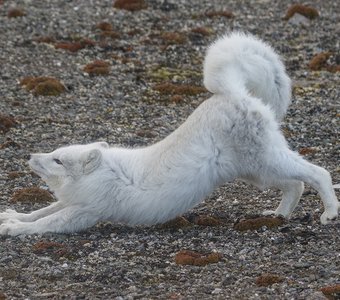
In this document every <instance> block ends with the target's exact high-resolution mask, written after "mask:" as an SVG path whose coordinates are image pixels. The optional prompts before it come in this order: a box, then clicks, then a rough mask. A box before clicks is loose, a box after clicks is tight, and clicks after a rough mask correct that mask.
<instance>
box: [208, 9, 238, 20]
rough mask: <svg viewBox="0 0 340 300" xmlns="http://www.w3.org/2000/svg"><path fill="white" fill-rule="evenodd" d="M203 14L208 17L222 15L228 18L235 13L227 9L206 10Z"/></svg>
mask: <svg viewBox="0 0 340 300" xmlns="http://www.w3.org/2000/svg"><path fill="white" fill-rule="evenodd" d="M205 16H206V17H208V18H215V17H224V18H228V19H231V18H234V17H235V15H234V14H233V13H232V12H231V11H229V10H218V11H208V12H206V13H205Z"/></svg>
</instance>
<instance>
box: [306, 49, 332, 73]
mask: <svg viewBox="0 0 340 300" xmlns="http://www.w3.org/2000/svg"><path fill="white" fill-rule="evenodd" d="M331 55H332V54H331V53H330V52H321V53H319V54H317V55H315V56H314V57H313V58H312V59H311V61H310V62H309V68H310V69H311V70H313V71H319V70H321V69H323V68H325V67H326V66H327V65H328V64H327V60H328V59H329V58H330V57H331Z"/></svg>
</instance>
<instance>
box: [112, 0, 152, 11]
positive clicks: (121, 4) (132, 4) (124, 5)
mask: <svg viewBox="0 0 340 300" xmlns="http://www.w3.org/2000/svg"><path fill="white" fill-rule="evenodd" d="M113 7H114V8H118V9H125V10H129V11H136V10H141V9H146V8H147V7H148V6H147V4H146V2H145V1H144V0H116V1H115V2H114V4H113Z"/></svg>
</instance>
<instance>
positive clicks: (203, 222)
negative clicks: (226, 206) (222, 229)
mask: <svg viewBox="0 0 340 300" xmlns="http://www.w3.org/2000/svg"><path fill="white" fill-rule="evenodd" d="M194 223H195V224H196V225H200V226H219V225H221V224H222V222H221V221H220V220H218V219H216V218H214V217H211V216H205V215H200V216H198V217H197V218H195V219H194Z"/></svg>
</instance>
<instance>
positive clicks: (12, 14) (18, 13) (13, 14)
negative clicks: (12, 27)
mask: <svg viewBox="0 0 340 300" xmlns="http://www.w3.org/2000/svg"><path fill="white" fill-rule="evenodd" d="M23 16H26V13H25V12H24V11H23V10H22V9H20V8H11V9H10V10H9V11H8V12H7V17H8V18H18V17H23Z"/></svg>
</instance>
